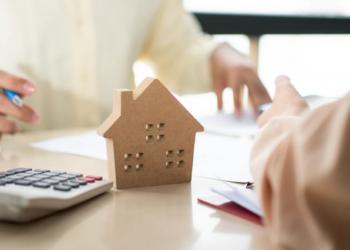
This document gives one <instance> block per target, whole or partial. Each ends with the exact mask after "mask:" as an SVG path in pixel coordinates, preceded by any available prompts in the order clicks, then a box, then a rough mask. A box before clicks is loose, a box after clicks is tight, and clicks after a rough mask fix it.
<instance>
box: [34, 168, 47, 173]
mask: <svg viewBox="0 0 350 250" xmlns="http://www.w3.org/2000/svg"><path fill="white" fill-rule="evenodd" d="M34 172H39V173H46V172H50V170H47V169H35V170H34Z"/></svg>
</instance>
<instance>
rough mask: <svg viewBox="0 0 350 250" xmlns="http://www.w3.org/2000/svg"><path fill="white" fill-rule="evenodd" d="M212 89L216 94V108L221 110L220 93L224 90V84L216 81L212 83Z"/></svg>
mask: <svg viewBox="0 0 350 250" xmlns="http://www.w3.org/2000/svg"><path fill="white" fill-rule="evenodd" d="M214 91H215V94H216V98H217V106H218V110H222V106H223V104H222V93H223V92H224V85H223V84H222V83H220V82H216V83H215V84H214Z"/></svg>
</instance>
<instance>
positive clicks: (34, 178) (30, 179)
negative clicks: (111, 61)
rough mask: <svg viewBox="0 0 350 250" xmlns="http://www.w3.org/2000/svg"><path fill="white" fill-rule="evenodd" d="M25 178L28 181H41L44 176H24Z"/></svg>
mask: <svg viewBox="0 0 350 250" xmlns="http://www.w3.org/2000/svg"><path fill="white" fill-rule="evenodd" d="M23 180H26V181H41V180H42V178H36V177H26V178H24V179H23Z"/></svg>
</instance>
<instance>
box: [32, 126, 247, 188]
mask: <svg viewBox="0 0 350 250" xmlns="http://www.w3.org/2000/svg"><path fill="white" fill-rule="evenodd" d="M251 145H252V141H251V140H249V139H237V138H233V137H225V136H220V135H213V134H208V133H197V136H196V144H195V154H194V160H193V170H192V173H193V175H196V176H201V177H207V178H214V179H216V177H215V176H216V175H217V176H220V177H223V179H224V180H226V181H232V182H248V181H252V179H253V178H252V176H251V174H250V170H249V154H250V149H251ZM30 146H31V147H34V148H39V149H43V150H49V151H54V152H60V153H67V154H74V155H80V156H86V157H91V158H96V159H101V160H107V150H106V143H105V139H104V138H103V137H101V136H99V135H97V134H96V132H95V131H92V132H88V133H84V134H79V135H73V136H65V137H59V138H55V139H50V140H46V141H42V142H36V143H32V144H30Z"/></svg>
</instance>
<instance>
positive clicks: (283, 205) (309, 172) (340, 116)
mask: <svg viewBox="0 0 350 250" xmlns="http://www.w3.org/2000/svg"><path fill="white" fill-rule="evenodd" d="M280 80H283V84H282V85H278V84H276V85H277V86H276V87H277V88H279V91H277V89H276V96H275V100H274V103H273V105H272V106H271V108H270V109H269V110H267V111H270V112H269V113H267V111H266V113H265V112H264V114H263V115H262V116H261V117H260V118H259V121H260V125H263V127H262V129H261V132H260V133H259V134H258V135H257V136H256V138H255V140H254V145H253V148H252V152H251V158H250V167H251V171H252V174H253V178H254V181H255V184H256V188H257V192H258V193H259V196H260V200H261V203H262V206H263V210H264V214H265V216H264V222H265V225H266V226H267V228H268V229H269V231H270V234H271V238H272V240H273V242H274V243H276V244H278V245H283V246H285V247H288V248H290V249H349V248H350V242H349V240H348V239H347V234H348V231H349V230H350V216H349V213H348V211H350V199H349V195H348V190H350V183H349V181H348V178H349V176H350V168H349V167H348V166H349V164H350V155H349V153H348V152H349V150H350V94H348V95H347V96H345V97H344V98H343V99H341V100H340V101H338V102H336V103H332V104H329V105H326V106H323V107H320V108H318V109H316V110H313V111H308V109H307V106H305V103H303V101H302V99H300V98H301V97H300V95H299V94H298V93H297V92H296V91H295V89H294V88H293V87H292V86H291V85H290V83H288V80H286V79H285V78H282V79H280ZM276 100H280V102H279V101H276ZM283 100H284V101H285V103H284V104H283ZM275 101H276V102H275ZM276 104H280V105H276ZM278 106H280V107H278Z"/></svg>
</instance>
